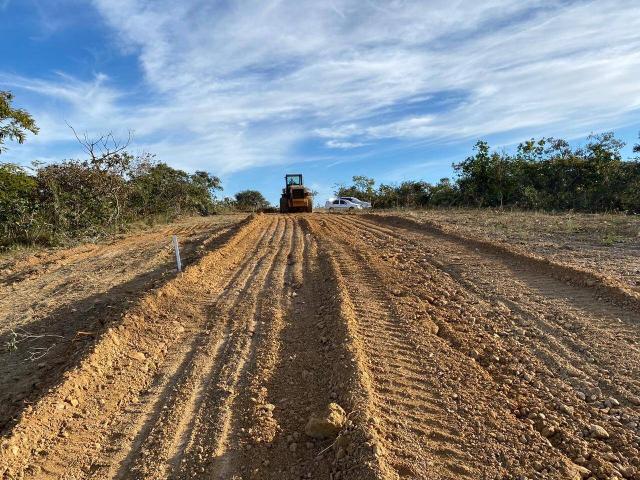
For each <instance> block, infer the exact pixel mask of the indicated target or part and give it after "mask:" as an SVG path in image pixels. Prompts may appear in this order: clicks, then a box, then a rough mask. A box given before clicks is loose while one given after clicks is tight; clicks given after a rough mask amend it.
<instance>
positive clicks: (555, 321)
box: [345, 219, 640, 475]
mask: <svg viewBox="0 0 640 480" xmlns="http://www.w3.org/2000/svg"><path fill="white" fill-rule="evenodd" d="M345 222H346V223H349V224H350V225H351V227H352V228H354V229H355V228H360V229H361V231H362V232H364V235H366V236H367V237H368V238H367V240H368V241H369V242H372V243H373V244H374V246H375V247H374V248H379V247H380V245H382V244H385V245H387V244H389V241H390V240H391V245H397V246H393V248H391V249H390V250H391V251H390V258H389V259H388V260H389V261H390V262H391V263H392V264H394V265H395V266H396V268H399V269H401V270H404V269H413V268H415V267H418V268H421V269H422V268H424V266H425V265H428V266H433V267H435V268H436V269H438V270H440V271H441V272H445V277H442V278H446V280H445V282H443V284H442V286H440V285H438V286H436V290H435V291H434V292H429V294H430V295H433V296H435V297H437V296H440V297H441V298H444V299H446V300H445V302H444V304H443V305H444V306H445V307H446V308H447V309H450V310H453V312H450V313H449V314H448V318H447V319H446V321H445V322H440V323H439V326H440V327H441V328H440V329H441V334H440V335H441V336H442V337H443V338H446V339H447V341H449V342H450V343H451V345H452V346H453V347H454V348H457V349H460V348H461V347H462V350H463V351H464V353H465V354H466V355H468V356H471V357H472V358H474V359H477V361H478V362H479V363H480V364H481V365H483V367H484V368H485V369H486V371H487V372H488V373H489V374H490V375H491V376H492V377H493V378H494V379H495V381H496V382H499V383H502V384H505V383H506V384H508V385H510V388H509V390H511V389H513V392H512V393H511V395H512V398H514V399H517V400H516V402H515V404H516V405H518V404H519V407H516V408H514V409H513V411H514V414H516V415H517V416H519V417H521V418H522V421H523V422H524V423H525V424H527V425H532V426H533V427H534V428H535V429H536V430H537V431H539V432H540V433H541V434H542V435H543V436H544V437H546V438H547V440H548V441H549V442H550V444H552V445H553V446H554V447H555V448H557V449H558V450H559V453H562V454H563V455H566V456H567V457H568V458H570V459H571V460H573V461H574V462H575V463H577V464H579V465H584V466H587V467H588V468H589V469H590V470H591V471H594V472H598V473H600V474H601V475H604V474H607V475H611V472H612V471H613V472H615V471H618V470H617V469H618V468H619V469H621V470H620V471H626V470H625V469H626V468H633V467H631V466H629V467H625V466H624V465H625V463H626V459H627V458H633V457H634V456H635V453H634V447H633V445H634V444H635V443H636V442H637V439H638V438H640V437H639V436H638V430H637V428H635V427H633V425H635V424H634V423H633V420H632V419H634V418H637V417H638V408H637V407H636V406H635V405H636V404H637V403H638V396H637V391H638V390H637V388H638V382H637V378H638V377H637V374H636V373H634V372H637V369H638V355H637V353H636V351H635V349H634V348H633V347H632V348H630V349H625V350H624V354H623V351H622V350H621V349H620V346H621V345H624V343H627V341H625V338H627V339H629V340H628V341H629V343H630V345H633V343H631V337H632V336H633V335H631V336H630V335H629V333H630V332H633V331H637V330H638V327H637V325H638V323H637V320H636V319H635V318H634V315H635V313H633V312H631V311H625V310H622V309H621V308H620V307H618V306H616V305H610V304H606V303H603V302H602V301H598V300H597V299H596V298H595V297H594V295H593V290H590V289H584V288H581V287H577V286H576V285H567V284H566V283H564V282H560V281H558V280H557V279H556V278H555V277H552V276H549V275H547V274H546V272H544V271H543V272H539V271H537V270H536V269H535V266H534V267H533V268H532V266H531V264H529V263H527V262H526V261H525V262H522V263H521V262H514V260H513V259H512V258H511V257H509V256H507V257H506V258H503V257H501V256H500V255H497V254H495V252H484V251H482V250H477V249H470V248H468V247H467V246H466V245H465V244H459V243H456V242H455V241H452V240H451V239H450V238H448V237H445V238H443V237H441V236H439V235H437V233H435V234H433V233H431V232H424V231H418V232H414V231H409V230H405V229H401V228H389V227H387V226H386V225H384V224H378V223H376V224H374V225H372V223H373V222H370V221H368V220H360V219H348V220H345ZM400 245H402V247H400ZM398 259H400V261H398ZM418 259H419V260H418ZM416 260H417V261H416ZM489 272H490V273H489ZM440 276H441V275H440V274H438V273H437V271H436V272H433V271H429V269H427V273H426V274H424V277H425V281H426V282H427V283H431V282H432V280H430V277H433V278H438V277H440ZM456 284H457V285H461V286H463V287H464V289H465V291H460V290H459V289H457V288H456ZM456 289H457V290H458V291H457V292H456ZM429 294H426V292H425V294H423V297H428V296H429ZM469 297H471V298H469ZM451 299H454V300H455V303H453V304H452V303H451ZM476 299H479V301H478V300H476ZM447 300H448V303H447ZM470 300H471V303H472V304H470V302H469V301H470ZM435 303H436V304H438V301H437V299H436V302H435ZM452 313H453V314H452ZM469 316H471V318H473V319H474V320H473V321H474V325H472V327H471V329H470V328H469V326H467V324H468V322H467V321H466V318H468V317H469ZM490 316H493V318H492V320H491V321H490V322H488V321H487V320H485V318H490ZM483 317H485V318H483ZM620 317H622V318H623V320H621V318H620ZM470 334H471V335H472V337H470V336H469V335H470ZM585 334H586V337H584V338H583V335H585ZM636 335H637V334H636ZM471 338H473V340H471ZM621 341H622V342H623V343H622V344H621ZM478 347H479V348H478ZM476 349H477V350H476ZM478 355H479V357H478ZM551 392H564V393H563V398H562V399H561V400H560V399H558V398H557V397H556V396H555V395H553V394H552V393H551ZM608 397H610V398H612V400H609V399H608ZM525 398H526V399H527V400H526V401H524V399H525ZM616 399H617V400H616ZM585 400H586V401H585ZM618 401H620V402H622V405H620V406H618V404H617V402H618ZM610 402H613V403H610ZM609 405H610V406H609ZM537 412H540V415H542V416H541V417H538V413H537ZM567 412H569V413H567ZM612 415H613V418H612ZM616 419H621V420H622V421H623V422H626V425H625V426H623V425H622V423H621V422H620V420H616ZM630 420H631V421H630ZM593 424H598V425H605V426H606V428H607V430H608V432H609V433H610V434H611V439H610V440H607V441H606V443H607V444H609V445H603V443H602V441H601V440H598V439H594V438H592V436H591V435H590V434H589V430H590V429H591V428H592V427H591V425H593ZM629 425H631V427H629ZM585 432H586V433H585ZM612 447H613V453H611V448H612ZM607 451H608V452H609V453H606V452H607ZM601 452H605V453H604V454H603V453H601ZM590 459H591V460H590ZM616 464H617V465H619V467H616V466H615V465H616ZM605 472H609V473H605ZM621 475H622V473H621Z"/></svg>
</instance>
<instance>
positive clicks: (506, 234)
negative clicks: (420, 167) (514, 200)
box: [403, 209, 640, 292]
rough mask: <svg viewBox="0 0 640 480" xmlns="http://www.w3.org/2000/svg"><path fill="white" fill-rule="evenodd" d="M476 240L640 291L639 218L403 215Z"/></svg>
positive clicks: (470, 212)
mask: <svg viewBox="0 0 640 480" xmlns="http://www.w3.org/2000/svg"><path fill="white" fill-rule="evenodd" d="M403 215H406V216H408V217H409V218H411V219H414V220H417V221H419V222H426V223H430V224H431V225H434V226H438V227H441V228H444V229H446V230H448V231H451V232H454V233H457V234H460V235H464V236H467V237H473V238H483V239H485V240H489V241H492V242H497V243H501V244H504V245H508V246H509V247H510V248H516V249H520V250H522V251H525V252H530V253H535V254H536V255H539V256H542V257H545V258H549V259H551V260H553V261H555V262H559V263H563V264H566V265H571V266H575V267H577V268H582V269H587V270H593V271H596V272H601V273H604V274H605V275H608V276H609V277H611V278H613V279H615V280H616V281H618V282H620V283H621V284H623V285H625V286H626V287H627V288H630V289H633V290H635V291H637V292H640V217H639V216H637V215H624V214H604V213H598V214H585V213H558V214H550V213H543V212H517V211H513V212H511V211H508V210H487V209H480V210H479V209H445V210H427V211H423V212H411V213H408V214H403Z"/></svg>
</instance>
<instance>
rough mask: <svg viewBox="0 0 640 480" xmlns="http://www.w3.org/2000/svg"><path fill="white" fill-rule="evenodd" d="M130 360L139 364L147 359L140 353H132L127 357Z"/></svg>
mask: <svg viewBox="0 0 640 480" xmlns="http://www.w3.org/2000/svg"><path fill="white" fill-rule="evenodd" d="M129 356H130V357H131V358H133V359H134V360H138V361H140V362H142V361H144V359H145V358H147V357H146V356H145V355H144V353H142V352H133V353H132V354H131V355H129Z"/></svg>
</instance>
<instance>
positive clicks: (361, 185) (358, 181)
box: [351, 175, 376, 201]
mask: <svg viewBox="0 0 640 480" xmlns="http://www.w3.org/2000/svg"><path fill="white" fill-rule="evenodd" d="M351 180H352V181H353V185H354V186H355V187H356V189H357V190H358V191H359V192H362V193H361V196H363V197H365V199H366V200H368V201H372V200H373V186H374V185H375V184H376V181H375V180H374V179H373V178H370V177H365V176H364V175H354V176H353V177H352V178H351Z"/></svg>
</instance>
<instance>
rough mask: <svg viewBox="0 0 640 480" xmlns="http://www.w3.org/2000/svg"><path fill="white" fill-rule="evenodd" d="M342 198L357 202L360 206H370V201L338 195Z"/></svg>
mask: <svg viewBox="0 0 640 480" xmlns="http://www.w3.org/2000/svg"><path fill="white" fill-rule="evenodd" d="M340 198H341V199H342V200H348V201H350V202H351V203H357V204H358V205H360V206H361V207H362V208H371V203H369V202H365V201H363V200H360V199H358V198H356V197H340Z"/></svg>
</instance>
